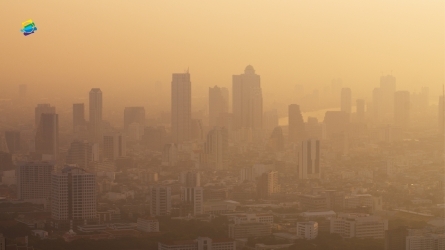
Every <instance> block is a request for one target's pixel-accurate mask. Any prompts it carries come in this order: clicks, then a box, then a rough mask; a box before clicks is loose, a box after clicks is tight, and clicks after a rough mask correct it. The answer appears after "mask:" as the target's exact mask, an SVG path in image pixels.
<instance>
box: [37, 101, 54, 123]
mask: <svg viewBox="0 0 445 250" xmlns="http://www.w3.org/2000/svg"><path fill="white" fill-rule="evenodd" d="M34 113H35V127H36V128H37V127H38V126H39V124H40V117H42V114H55V113H56V107H51V105H49V104H47V103H44V104H37V107H36V108H35V110H34Z"/></svg>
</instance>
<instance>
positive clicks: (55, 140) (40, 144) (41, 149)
mask: <svg viewBox="0 0 445 250" xmlns="http://www.w3.org/2000/svg"><path fill="white" fill-rule="evenodd" d="M35 143H36V144H35V146H36V153H38V154H40V155H42V156H43V155H48V156H49V155H51V157H52V160H56V159H57V155H58V152H59V116H58V115H57V114H49V113H42V114H41V117H40V123H39V126H38V127H37V132H36V137H35Z"/></svg>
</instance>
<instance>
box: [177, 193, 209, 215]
mask: <svg viewBox="0 0 445 250" xmlns="http://www.w3.org/2000/svg"><path fill="white" fill-rule="evenodd" d="M180 198H181V210H182V211H181V213H182V214H183V215H188V214H190V215H192V216H196V215H200V214H203V213H204V192H203V189H202V187H182V188H181V195H180Z"/></svg>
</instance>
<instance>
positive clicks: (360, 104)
mask: <svg viewBox="0 0 445 250" xmlns="http://www.w3.org/2000/svg"><path fill="white" fill-rule="evenodd" d="M356 108H357V112H356V115H357V121H358V122H363V121H365V100H363V99H357V102H356Z"/></svg>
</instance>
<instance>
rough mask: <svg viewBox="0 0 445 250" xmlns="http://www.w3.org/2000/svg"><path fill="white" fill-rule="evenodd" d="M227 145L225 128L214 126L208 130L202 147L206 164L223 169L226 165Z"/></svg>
mask: <svg viewBox="0 0 445 250" xmlns="http://www.w3.org/2000/svg"><path fill="white" fill-rule="evenodd" d="M228 147H229V142H228V133H227V129H226V128H220V127H214V128H213V129H212V130H210V131H209V133H208V134H207V141H206V143H205V148H204V150H205V154H206V157H207V163H208V166H209V167H211V168H215V169H225V168H226V167H227V157H228V155H227V154H228Z"/></svg>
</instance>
